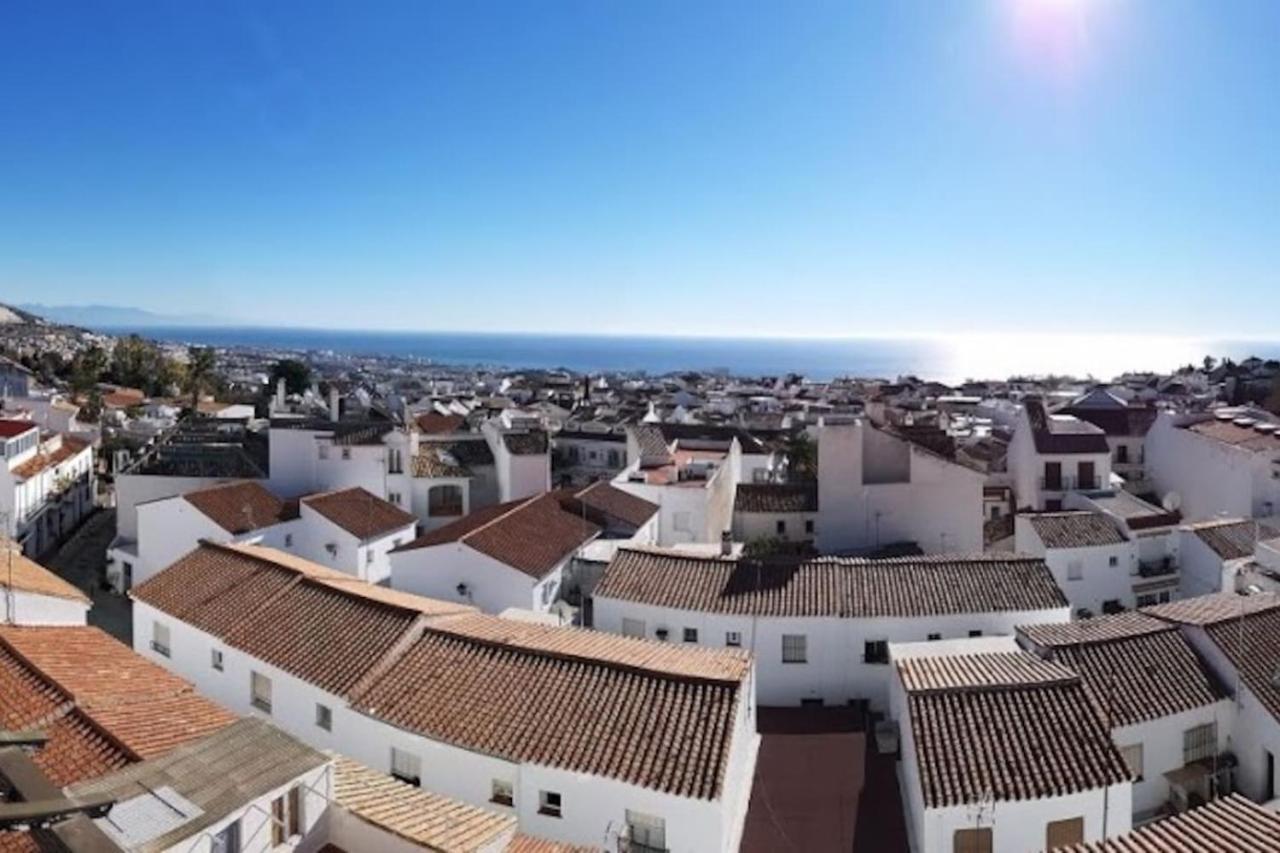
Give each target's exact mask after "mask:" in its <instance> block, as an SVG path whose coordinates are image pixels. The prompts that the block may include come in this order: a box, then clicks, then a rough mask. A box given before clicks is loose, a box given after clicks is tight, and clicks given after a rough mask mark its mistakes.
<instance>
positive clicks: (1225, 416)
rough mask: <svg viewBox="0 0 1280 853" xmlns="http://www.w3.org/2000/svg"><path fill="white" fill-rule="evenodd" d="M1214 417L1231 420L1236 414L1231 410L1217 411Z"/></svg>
mask: <svg viewBox="0 0 1280 853" xmlns="http://www.w3.org/2000/svg"><path fill="white" fill-rule="evenodd" d="M1214 417H1216V418H1217V419H1218V420H1220V421H1229V420H1231V419H1232V418H1234V417H1235V415H1233V414H1231V412H1217V413H1216V414H1215V415H1214Z"/></svg>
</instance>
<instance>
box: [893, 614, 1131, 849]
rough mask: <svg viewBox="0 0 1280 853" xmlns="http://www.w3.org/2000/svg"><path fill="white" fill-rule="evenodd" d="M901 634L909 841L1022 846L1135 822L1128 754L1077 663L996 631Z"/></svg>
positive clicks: (896, 710)
mask: <svg viewBox="0 0 1280 853" xmlns="http://www.w3.org/2000/svg"><path fill="white" fill-rule="evenodd" d="M966 645H967V643H966V641H963V640H960V641H955V642H953V643H914V644H909V645H902V646H899V645H895V646H894V647H893V649H892V655H893V659H894V662H895V664H896V666H895V667H894V670H895V677H894V678H893V682H892V691H893V696H892V700H891V708H892V711H891V716H892V718H893V719H894V720H896V721H897V728H898V733H899V737H900V742H901V754H902V764H901V769H900V771H899V773H900V778H901V781H902V789H903V794H904V806H905V811H906V818H907V828H908V833H909V835H910V836H911V842H912V849H913V850H916V851H919V853H952V851H960V852H963V851H979V850H980V851H992V853H1025V851H1032V850H1044V849H1054V848H1056V847H1059V846H1066V845H1072V844H1081V843H1086V842H1096V841H1099V840H1100V839H1103V838H1110V837H1112V836H1116V835H1120V834H1122V833H1125V832H1128V831H1129V828H1130V826H1131V814H1132V802H1131V795H1132V784H1131V782H1130V778H1129V771H1128V769H1127V768H1126V766H1125V763H1124V759H1123V757H1122V756H1121V755H1120V752H1119V751H1118V750H1117V749H1116V746H1115V744H1113V743H1112V741H1111V738H1110V736H1109V733H1108V732H1107V729H1106V728H1105V726H1104V725H1103V722H1102V720H1101V719H1100V718H1099V716H1098V714H1097V712H1096V710H1095V709H1094V706H1093V705H1092V703H1091V701H1090V699H1089V697H1088V694H1087V693H1086V691H1085V688H1084V685H1083V683H1082V681H1081V679H1080V676H1078V675H1077V674H1076V673H1074V672H1072V671H1071V670H1070V669H1068V668H1066V667H1064V666H1062V665H1061V664H1057V663H1053V662H1050V661H1045V660H1041V659H1039V658H1037V657H1035V656H1034V655H1031V654H1029V653H1027V652H1023V651H1019V650H1017V647H1016V645H1015V643H1014V641H1013V640H1012V639H1009V640H1008V641H1007V646H1006V647H1005V648H1004V649H998V650H996V649H992V648H991V644H990V643H989V642H984V643H981V644H980V646H979V648H978V649H977V650H975V651H972V652H970V651H967V650H966Z"/></svg>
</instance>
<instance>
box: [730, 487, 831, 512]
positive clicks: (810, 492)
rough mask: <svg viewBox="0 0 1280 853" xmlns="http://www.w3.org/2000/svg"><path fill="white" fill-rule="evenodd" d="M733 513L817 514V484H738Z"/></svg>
mask: <svg viewBox="0 0 1280 853" xmlns="http://www.w3.org/2000/svg"><path fill="white" fill-rule="evenodd" d="M733 511H734V512H817V511H818V484H817V483H739V484H738V495H737V498H736V500H735V501H734V504H733Z"/></svg>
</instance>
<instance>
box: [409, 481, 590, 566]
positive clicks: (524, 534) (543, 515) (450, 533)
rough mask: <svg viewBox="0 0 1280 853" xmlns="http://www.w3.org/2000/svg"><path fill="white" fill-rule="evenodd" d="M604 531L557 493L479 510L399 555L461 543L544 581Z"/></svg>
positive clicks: (439, 529)
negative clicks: (563, 503) (567, 506)
mask: <svg viewBox="0 0 1280 853" xmlns="http://www.w3.org/2000/svg"><path fill="white" fill-rule="evenodd" d="M599 533H600V528H599V527H598V526H597V525H595V524H592V523H591V522H590V521H586V520H584V519H582V518H581V517H580V516H578V515H576V514H574V513H572V512H568V511H566V510H565V509H564V507H563V506H561V504H560V502H559V500H558V499H557V496H556V495H554V494H542V495H537V496H535V497H532V498H527V499H525V500H521V501H512V502H510V503H505V504H499V505H497V506H493V507H486V508H484V509H481V510H477V511H476V512H473V513H471V514H469V515H466V516H463V517H462V518H460V519H458V520H457V521H455V522H453V523H451V524H446V525H445V526H444V527H440V528H438V529H436V530H433V531H431V532H429V533H427V534H426V535H424V536H420V537H419V538H417V539H415V540H413V541H412V542H410V543H408V544H406V545H402V546H401V547H399V548H397V549H396V552H403V551H412V550H415V549H418V548H427V547H431V546H433V545H441V544H444V543H448V542H460V543H463V544H465V545H467V546H468V547H470V548H473V549H475V550H476V551H479V552H480V553H482V554H486V555H488V556H490V557H492V558H493V559H495V560H498V561H499V562H501V563H505V564H506V565H508V566H511V567H512V568H514V569H519V570H520V571H522V572H524V573H525V574H527V575H529V576H530V577H534V578H541V577H543V576H544V575H546V573H547V572H549V571H551V570H552V569H554V568H555V567H556V566H557V565H559V564H560V563H561V562H563V561H564V560H565V558H567V557H568V556H569V555H570V554H572V553H573V552H574V551H575V550H577V549H578V548H580V547H581V546H583V545H585V544H586V543H587V542H589V541H591V540H592V539H594V538H595V537H596V536H598V535H599Z"/></svg>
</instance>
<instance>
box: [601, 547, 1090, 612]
mask: <svg viewBox="0 0 1280 853" xmlns="http://www.w3.org/2000/svg"><path fill="white" fill-rule="evenodd" d="M595 595H596V597H598V598H616V599H620V600H624V601H633V602H636V603H640V604H649V605H654V606H658V607H672V608H677V609H681V610H699V611H704V612H712V613H732V614H742V615H756V616H840V617H855V618H856V617H862V618H870V617H880V616H884V617H923V616H938V615H944V614H951V613H991V612H998V611H1010V610H1013V611H1035V610H1054V609H1059V608H1063V607H1066V606H1067V602H1066V598H1065V597H1064V596H1063V594H1062V591H1061V590H1060V589H1059V588H1058V586H1057V584H1056V583H1055V582H1054V580H1053V575H1052V574H1051V573H1050V571H1049V568H1048V566H1046V565H1045V563H1044V561H1043V560H1041V559H1037V558H1033V557H1020V556H1013V555H1008V556H996V555H991V556H987V555H972V556H970V555H937V556H907V557H892V558H880V559H877V558H855V557H817V558H810V559H805V558H800V557H793V558H782V557H779V558H769V559H750V558H729V557H705V556H696V555H689V554H684V553H680V552H678V551H671V550H661V549H630V548H626V549H621V550H619V551H618V553H617V554H616V555H615V556H614V558H613V560H612V561H611V562H610V563H609V566H608V568H606V570H605V572H604V576H603V577H602V578H601V580H600V583H599V584H598V585H597V587H596V591H595Z"/></svg>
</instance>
